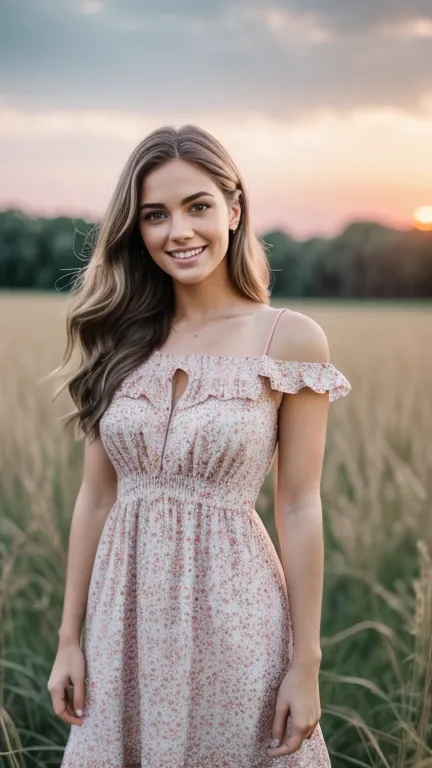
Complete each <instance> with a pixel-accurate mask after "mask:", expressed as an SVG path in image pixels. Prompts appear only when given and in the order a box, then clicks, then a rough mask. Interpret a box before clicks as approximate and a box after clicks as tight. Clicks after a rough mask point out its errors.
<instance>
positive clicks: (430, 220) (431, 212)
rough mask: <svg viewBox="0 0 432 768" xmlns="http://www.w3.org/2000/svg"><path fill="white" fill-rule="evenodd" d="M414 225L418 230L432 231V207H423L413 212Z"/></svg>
mask: <svg viewBox="0 0 432 768" xmlns="http://www.w3.org/2000/svg"><path fill="white" fill-rule="evenodd" d="M413 223H414V226H415V228H416V229H422V230H426V231H429V230H430V231H432V205H421V206H420V207H419V208H416V209H415V210H414V211H413Z"/></svg>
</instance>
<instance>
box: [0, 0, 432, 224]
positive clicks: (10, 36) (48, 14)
mask: <svg viewBox="0 0 432 768" xmlns="http://www.w3.org/2000/svg"><path fill="white" fill-rule="evenodd" d="M185 122H188V123H190V122H193V123H197V124H198V125H201V126H202V127H204V128H206V129H207V130H209V131H211V132H212V133H214V135H215V136H216V137H217V138H218V139H219V140H220V141H222V142H223V143H224V144H225V146H226V147H227V149H228V150H229V151H230V152H231V154H232V155H233V157H234V159H235V161H236V162H237V164H238V165H239V166H240V168H241V170H242V173H243V176H244V177H245V180H246V185H247V187H248V189H249V193H250V196H251V203H252V214H253V217H254V222H255V225H256V229H257V231H265V230H268V229H269V228H271V227H274V226H281V227H283V228H285V229H286V230H288V231H290V232H291V233H292V234H294V235H296V236H306V235H309V234H333V233H335V232H337V231H339V230H340V229H341V228H342V227H343V226H344V225H345V224H346V223H347V222H348V221H351V220H353V219H357V220H358V219H371V218H372V219H377V220H381V221H383V222H385V223H390V224H394V225H397V226H406V225H409V224H410V222H411V217H412V211H413V209H414V208H416V207H417V206H420V205H426V204H430V205H432V0H409V2H407V0H199V2H198V0H154V1H153V2H150V0H37V2H35V0H0V167H1V174H0V207H5V206H7V205H11V204H13V205H19V206H21V207H23V208H25V209H26V210H28V211H31V212H35V213H43V214H51V213H57V212H63V213H68V214H71V215H77V214H81V213H82V214H86V215H88V216H91V217H95V216H98V215H99V214H100V213H101V212H102V211H103V210H104V208H105V206H106V204H107V202H108V199H109V196H110V194H111V192H112V190H113V187H114V184H115V181H116V179H117V176H118V174H119V172H120V170H121V168H122V165H123V163H124V162H125V160H126V158H127V156H128V155H129V153H130V151H131V150H132V148H133V147H134V146H135V144H137V143H138V141H140V140H141V138H143V137H144V136H145V135H146V133H148V132H149V131H150V130H152V129H153V128H155V127H157V126H158V125H160V124H164V123H170V124H174V125H181V124H182V123H185Z"/></svg>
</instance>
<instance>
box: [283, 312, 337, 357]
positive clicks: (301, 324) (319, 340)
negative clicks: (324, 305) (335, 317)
mask: <svg viewBox="0 0 432 768" xmlns="http://www.w3.org/2000/svg"><path fill="white" fill-rule="evenodd" d="M268 355H269V356H270V357H274V358H276V359H278V360H287V361H288V360H295V361H302V362H311V363H313V362H317V363H328V362H330V349H329V344H328V341H327V336H326V334H325V332H324V330H323V328H322V327H321V326H320V325H319V323H317V322H316V320H313V319H312V318H311V317H309V316H308V315H305V314H303V313H302V312H296V311H294V310H291V309H288V308H286V311H285V312H282V313H281V314H280V316H279V319H278V321H277V323H276V327H275V330H274V334H273V338H272V340H271V344H270V347H269V350H268Z"/></svg>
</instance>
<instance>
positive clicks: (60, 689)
mask: <svg viewBox="0 0 432 768" xmlns="http://www.w3.org/2000/svg"><path fill="white" fill-rule="evenodd" d="M51 701H52V706H53V710H54V713H55V714H56V715H57V717H59V718H60V720H63V722H65V723H69V725H81V724H82V719H81V718H79V717H76V716H75V715H74V714H70V712H68V710H67V695H66V691H65V688H64V686H63V685H59V686H56V687H55V688H53V689H52V691H51Z"/></svg>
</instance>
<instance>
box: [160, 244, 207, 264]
mask: <svg viewBox="0 0 432 768" xmlns="http://www.w3.org/2000/svg"><path fill="white" fill-rule="evenodd" d="M206 248H207V246H206V245H202V246H201V247H200V248H190V249H189V250H188V251H178V252H177V253H176V252H175V251H174V252H172V253H169V256H171V258H172V259H175V261H193V260H194V259H196V258H197V257H198V256H200V254H201V253H202V252H203V251H204V250H205V249H206Z"/></svg>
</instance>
